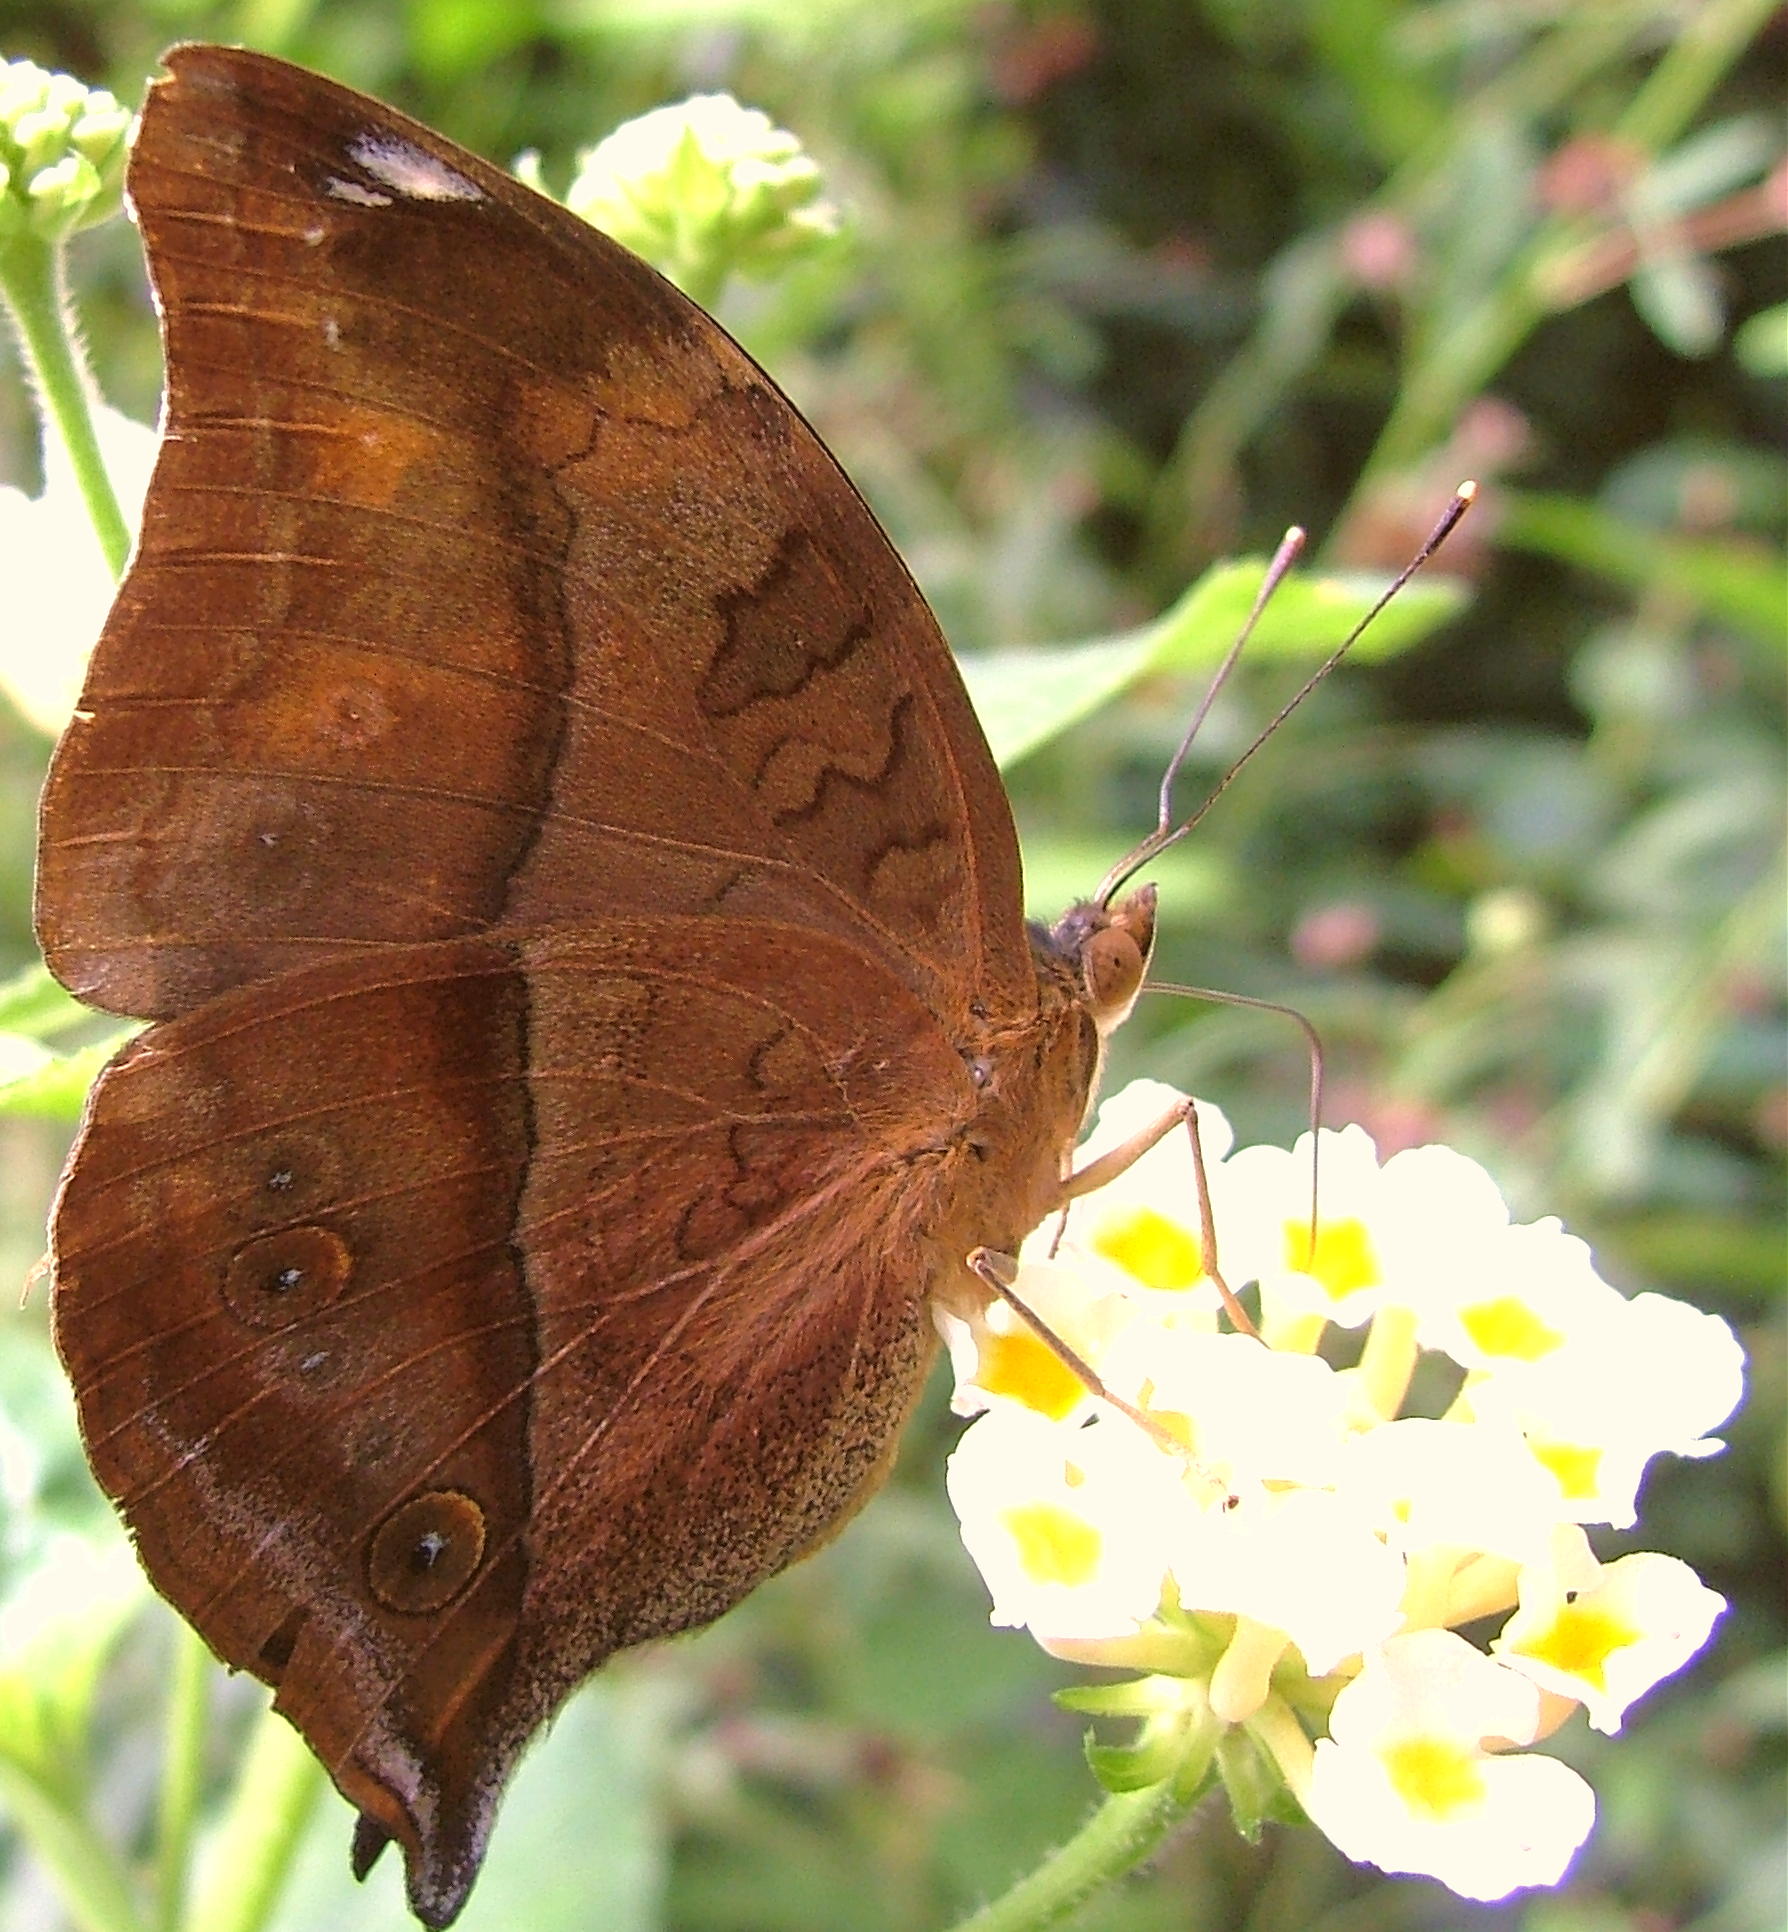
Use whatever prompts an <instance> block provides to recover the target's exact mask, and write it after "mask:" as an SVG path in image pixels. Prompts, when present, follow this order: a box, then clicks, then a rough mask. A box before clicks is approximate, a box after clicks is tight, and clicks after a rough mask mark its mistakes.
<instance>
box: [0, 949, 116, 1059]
mask: <svg viewBox="0 0 1788 1932" xmlns="http://www.w3.org/2000/svg"><path fill="white" fill-rule="evenodd" d="M92 1017H93V1010H92V1008H91V1007H86V1006H83V1005H82V1004H81V1003H80V1001H79V1000H77V999H76V998H75V997H74V995H73V994H72V993H70V992H67V991H65V990H64V988H63V987H61V986H60V985H58V984H57V982H56V981H55V980H54V979H52V978H51V977H50V970H49V968H48V967H47V966H43V965H37V966H27V967H26V968H25V970H24V971H23V972H22V973H15V974H14V975H13V977H12V978H11V979H9V980H6V981H4V982H0V1032H6V1033H18V1034H22V1035H23V1036H24V1037H25V1038H26V1039H30V1040H42V1039H46V1038H47V1037H48V1036H49V1035H50V1034H52V1033H60V1032H61V1031H62V1030H63V1028H64V1027H70V1026H76V1025H78V1024H79V1023H80V1022H81V1021H82V1020H88V1019H91V1018H92Z"/></svg>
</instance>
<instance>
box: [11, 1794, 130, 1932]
mask: <svg viewBox="0 0 1788 1932" xmlns="http://www.w3.org/2000/svg"><path fill="white" fill-rule="evenodd" d="M0 1797H3V1798H4V1800H5V1805H6V1813H7V1816H8V1817H9V1818H10V1819H11V1821H12V1824H13V1825H14V1827H15V1828H16V1830H17V1831H18V1834H19V1837H20V1838H21V1839H22V1840H23V1841H24V1842H25V1843H26V1844H28V1845H29V1846H30V1847H31V1850H32V1853H33V1854H34V1856H35V1857H36V1858H37V1860H38V1862H39V1863H40V1864H41V1865H42V1866H43V1868H44V1870H45V1871H46V1872H49V1873H51V1874H53V1876H54V1879H55V1884H56V1896H57V1898H58V1900H59V1901H60V1903H61V1906H62V1909H63V1911H64V1912H66V1913H67V1914H68V1917H69V1920H70V1922H71V1923H72V1924H74V1925H77V1926H79V1927H80V1928H81V1932H143V1921H142V1920H141V1919H140V1918H139V1917H138V1915H137V1908H136V1901H135V1899H134V1898H133V1896H132V1894H131V1888H130V1880H129V1877H128V1875H127V1874H126V1872H125V1870H124V1867H123V1866H122V1865H121V1864H120V1862H119V1860H118V1858H117V1855H116V1854H115V1853H114V1852H113V1850H112V1848H111V1846H110V1845H108V1844H107V1843H106V1841H105V1840H104V1839H103V1838H102V1837H101V1836H100V1835H99V1833H98V1832H97V1831H95V1830H94V1828H93V1822H92V1820H91V1819H90V1818H89V1817H88V1816H87V1815H86V1813H85V1812H84V1811H82V1810H81V1809H80V1808H79V1807H78V1806H73V1805H67V1804H63V1803H61V1802H59V1800H58V1799H57V1798H56V1796H55V1795H54V1794H53V1793H52V1792H51V1790H50V1789H49V1787H48V1786H47V1785H45V1784H44V1783H42V1782H40V1781H39V1780H38V1779H36V1778H33V1777H30V1776H28V1775H27V1774H26V1773H25V1772H23V1771H22V1770H21V1769H20V1768H19V1767H18V1766H17V1765H16V1764H13V1763H11V1762H10V1761H9V1760H7V1759H4V1758H0Z"/></svg>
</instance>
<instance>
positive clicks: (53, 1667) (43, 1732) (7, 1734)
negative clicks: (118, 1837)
mask: <svg viewBox="0 0 1788 1932" xmlns="http://www.w3.org/2000/svg"><path fill="white" fill-rule="evenodd" d="M148 1594H149V1586H148V1584H147V1583H146V1582H145V1581H144V1578H143V1573H142V1571H141V1570H140V1569H139V1568H138V1567H137V1562H136V1558H135V1556H134V1555H133V1554H132V1552H131V1549H130V1546H129V1544H127V1543H126V1542H125V1541H124V1540H123V1538H121V1537H107V1538H104V1539H101V1540H96V1539H92V1538H88V1537H84V1536H76V1535H74V1534H72V1533H68V1532H64V1533H63V1534H61V1535H59V1536H55V1537H53V1538H51V1539H50V1540H49V1541H48V1542H47V1543H46V1544H45V1546H44V1548H43V1550H42V1552H41V1554H40V1555H39V1557H38V1559H37V1561H36V1562H35V1563H34V1564H32V1566H31V1567H30V1569H28V1570H27V1571H26V1572H25V1574H24V1576H23V1577H22V1578H21V1579H20V1580H19V1582H18V1583H17V1584H16V1585H15V1586H14V1587H13V1589H12V1590H11V1592H10V1593H9V1595H8V1597H7V1600H6V1602H5V1603H4V1604H0V1759H3V1760H4V1761H5V1762H6V1763H7V1764H8V1765H10V1766H11V1767H13V1768H14V1769H15V1770H16V1771H18V1772H21V1773H23V1774H24V1775H25V1776H26V1777H28V1778H30V1779H31V1780H33V1781H34V1782H35V1783H37V1784H39V1785H40V1786H42V1787H43V1788H44V1789H45V1790H46V1791H49V1792H51V1793H53V1794H54V1795H55V1796H57V1797H58V1798H60V1799H62V1800H64V1801H66V1802H71V1803H72V1802H74V1801H75V1800H77V1799H78V1798H79V1797H80V1795H81V1791H82V1786H83V1783H84V1779H85V1764H84V1761H83V1760H84V1754H85V1749H86V1736H87V1722H88V1718H89V1716H90V1715H91V1712H92V1704H93V1692H94V1687H95V1685H96V1684H97V1683H98V1680H99V1674H100V1671H101V1669H102V1668H103V1667H104V1664H105V1661H106V1659H107V1657H108V1656H109V1655H110V1653H111V1649H112V1645H113V1644H114V1643H115V1642H116V1641H117V1638H118V1635H119V1633H120V1631H122V1629H123V1628H124V1625H125V1623H126V1622H127V1621H128V1619H129V1618H130V1617H131V1616H132V1615H133V1614H134V1613H135V1612H136V1610H137V1609H138V1608H139V1607H140V1606H141V1605H142V1604H143V1602H144V1601H145V1600H146V1599H147V1597H148Z"/></svg>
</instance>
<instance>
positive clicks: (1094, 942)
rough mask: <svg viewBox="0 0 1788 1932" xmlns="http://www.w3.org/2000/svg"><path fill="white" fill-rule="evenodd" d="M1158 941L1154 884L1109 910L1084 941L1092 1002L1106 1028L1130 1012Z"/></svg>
mask: <svg viewBox="0 0 1788 1932" xmlns="http://www.w3.org/2000/svg"><path fill="white" fill-rule="evenodd" d="M1154 945H1155V889H1154V887H1153V886H1143V887H1142V888H1141V889H1140V890H1139V891H1136V892H1133V893H1131V895H1130V896H1129V898H1127V899H1126V900H1125V901H1124V902H1123V903H1122V905H1120V906H1118V907H1117V909H1116V910H1115V911H1113V912H1111V913H1109V914H1107V915H1106V918H1105V922H1104V923H1103V924H1101V925H1100V926H1099V927H1098V928H1097V929H1096V930H1094V931H1091V932H1089V933H1087V934H1086V936H1085V938H1084V939H1083V940H1082V941H1081V945H1080V973H1081V981H1082V984H1083V985H1084V986H1085V988H1086V996H1087V1003H1088V1004H1089V1005H1090V1006H1091V1008H1092V1011H1093V1018H1094V1021H1095V1022H1096V1023H1097V1025H1098V1028H1099V1031H1100V1032H1101V1033H1109V1032H1110V1031H1111V1029H1112V1028H1113V1027H1114V1026H1117V1025H1118V1024H1119V1023H1120V1022H1121V1021H1123V1020H1124V1019H1126V1018H1127V1017H1128V1016H1129V1012H1130V1008H1131V1007H1132V1006H1133V1005H1134V1004H1135V1002H1136V995H1137V994H1138V993H1140V992H1141V991H1142V981H1143V975H1144V974H1145V973H1146V972H1147V971H1148V965H1149V955H1150V953H1151V952H1153V950H1154Z"/></svg>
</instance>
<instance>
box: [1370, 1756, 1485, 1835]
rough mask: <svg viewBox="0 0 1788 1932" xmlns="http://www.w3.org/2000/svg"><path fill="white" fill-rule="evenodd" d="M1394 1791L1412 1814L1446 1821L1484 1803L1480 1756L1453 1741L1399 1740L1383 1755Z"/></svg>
mask: <svg viewBox="0 0 1788 1932" xmlns="http://www.w3.org/2000/svg"><path fill="white" fill-rule="evenodd" d="M1384 1768H1385V1770H1386V1772H1387V1773H1388V1774H1389V1776H1390V1780H1391V1788H1392V1790H1394V1791H1395V1792H1396V1794H1397V1796H1398V1797H1399V1798H1401V1799H1402V1800H1403V1802H1404V1803H1405V1804H1406V1805H1408V1807H1409V1808H1410V1810H1411V1811H1414V1812H1418V1813H1420V1814H1421V1815H1422V1816H1423V1817H1425V1818H1432V1819H1435V1820H1437V1821H1443V1822H1444V1821H1445V1820H1446V1819H1448V1818H1450V1817H1452V1816H1453V1814H1454V1813H1455V1812H1459V1811H1467V1810H1469V1809H1470V1808H1471V1807H1472V1806H1474V1805H1479V1804H1482V1803H1483V1800H1484V1774H1483V1771H1482V1769H1481V1768H1480V1766H1479V1763H1478V1754H1477V1753H1476V1752H1475V1751H1469V1750H1467V1749H1466V1748H1465V1746H1464V1745H1462V1744H1455V1743H1454V1742H1453V1741H1452V1740H1451V1739H1450V1738H1439V1737H1407V1738H1400V1739H1399V1740H1398V1741H1397V1742H1396V1743H1395V1744H1393V1745H1391V1746H1390V1748H1389V1749H1388V1750H1386V1751H1385V1753H1384Z"/></svg>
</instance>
